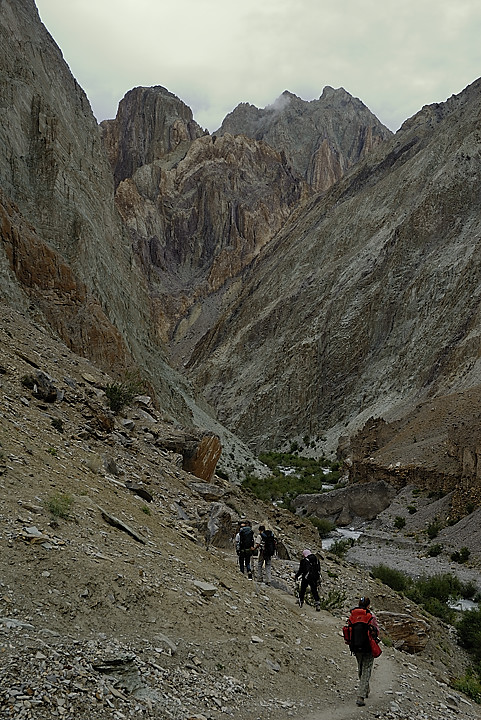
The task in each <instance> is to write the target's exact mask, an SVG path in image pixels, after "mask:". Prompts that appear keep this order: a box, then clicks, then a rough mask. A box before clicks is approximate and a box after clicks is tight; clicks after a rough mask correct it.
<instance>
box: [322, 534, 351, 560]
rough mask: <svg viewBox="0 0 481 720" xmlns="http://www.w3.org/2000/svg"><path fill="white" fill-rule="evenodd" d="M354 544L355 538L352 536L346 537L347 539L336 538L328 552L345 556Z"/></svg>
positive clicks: (337, 555)
mask: <svg viewBox="0 0 481 720" xmlns="http://www.w3.org/2000/svg"><path fill="white" fill-rule="evenodd" d="M353 545H354V540H353V539H352V538H346V539H345V540H336V542H334V543H332V545H331V547H330V548H329V550H328V552H330V553H332V554H333V555H336V557H340V558H343V557H344V556H345V555H346V553H347V551H348V550H349V548H351V547H352V546H353Z"/></svg>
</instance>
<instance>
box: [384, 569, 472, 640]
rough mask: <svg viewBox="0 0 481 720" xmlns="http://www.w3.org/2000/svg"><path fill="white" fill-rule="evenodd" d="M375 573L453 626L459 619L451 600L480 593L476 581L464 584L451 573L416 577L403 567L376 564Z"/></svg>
mask: <svg viewBox="0 0 481 720" xmlns="http://www.w3.org/2000/svg"><path fill="white" fill-rule="evenodd" d="M371 574H372V576H373V577H375V578H378V579H379V580H381V582H383V583H384V584H385V585H388V586H389V587H390V588H392V589H393V590H396V591H397V592H402V593H404V595H406V597H408V598H409V599H410V600H412V601H413V602H415V603H416V604H417V605H420V606H421V607H423V608H424V609H425V610H426V611H427V612H428V613H430V614H431V615H435V616H436V617H438V618H441V620H444V622H446V623H449V624H451V625H452V624H453V623H454V620H455V618H456V612H455V610H453V609H452V608H451V607H449V604H448V603H450V602H452V601H453V600H458V599H459V598H467V597H469V596H472V595H473V594H474V593H476V588H475V587H474V585H473V584H472V583H462V582H461V581H460V580H458V578H457V577H455V576H454V575H451V574H450V573H442V574H437V575H432V576H430V577H421V578H417V579H416V580H413V579H412V578H410V577H409V576H408V575H406V574H405V573H403V572H401V571H400V570H396V569H394V568H390V567H388V566H387V565H377V566H375V567H373V569H372V571H371ZM480 628H481V624H480ZM480 633H481V629H480ZM480 640H481V636H480Z"/></svg>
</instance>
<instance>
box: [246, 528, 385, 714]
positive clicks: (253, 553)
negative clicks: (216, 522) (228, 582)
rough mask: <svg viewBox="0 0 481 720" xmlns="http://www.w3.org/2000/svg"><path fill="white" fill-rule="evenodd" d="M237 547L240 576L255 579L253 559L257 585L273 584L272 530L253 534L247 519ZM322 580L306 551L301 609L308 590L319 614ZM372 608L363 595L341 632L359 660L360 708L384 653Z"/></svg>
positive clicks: (314, 557)
mask: <svg viewBox="0 0 481 720" xmlns="http://www.w3.org/2000/svg"><path fill="white" fill-rule="evenodd" d="M234 544H235V549H236V553H237V556H238V559H239V569H240V571H241V573H243V574H245V573H247V576H248V577H249V578H250V579H252V575H253V571H252V566H251V558H257V568H256V570H257V572H256V579H257V581H258V582H265V584H266V585H270V584H271V570H272V558H273V557H274V555H275V554H276V551H277V539H276V538H275V536H274V533H273V532H272V530H270V529H266V527H265V525H259V529H258V533H257V535H254V531H253V529H252V524H251V523H250V522H249V521H248V520H245V521H243V522H241V523H240V526H239V528H238V531H237V534H236V536H235V539H234ZM264 576H265V580H264ZM320 578H321V566H320V562H319V558H318V557H317V555H316V554H315V553H313V552H311V550H308V549H307V548H306V549H305V550H303V551H302V555H301V558H300V563H299V568H298V570H297V572H296V574H295V581H296V582H297V581H298V580H300V584H299V588H298V590H299V592H298V598H297V602H298V604H299V607H302V606H303V605H304V599H305V595H306V592H307V589H308V588H309V589H310V591H311V595H312V598H313V600H314V607H315V609H316V611H320V609H321V602H320V597H319V590H318V587H319V584H320ZM370 607H371V601H370V599H369V598H368V597H367V596H362V597H361V598H360V599H359V603H358V605H357V607H355V608H353V609H352V610H351V613H350V615H349V618H348V620H347V623H346V625H345V626H344V627H343V629H342V631H343V635H344V641H345V642H346V644H347V645H349V649H350V650H351V654H352V655H354V656H355V658H356V661H357V670H358V678H359V687H358V695H357V699H356V704H357V705H359V706H362V705H365V704H366V703H365V698H367V697H369V682H370V679H371V671H372V667H373V663H374V658H376V657H379V655H380V654H381V648H380V647H379V627H378V623H377V620H376V617H375V615H374V614H373V613H372V611H371V609H370Z"/></svg>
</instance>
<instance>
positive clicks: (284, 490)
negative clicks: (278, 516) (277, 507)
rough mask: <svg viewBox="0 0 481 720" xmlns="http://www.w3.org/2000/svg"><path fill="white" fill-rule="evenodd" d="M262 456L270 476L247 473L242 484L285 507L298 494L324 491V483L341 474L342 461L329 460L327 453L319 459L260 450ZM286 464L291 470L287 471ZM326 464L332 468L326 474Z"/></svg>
mask: <svg viewBox="0 0 481 720" xmlns="http://www.w3.org/2000/svg"><path fill="white" fill-rule="evenodd" d="M291 450H292V448H291ZM259 460H260V461H261V462H262V463H264V465H267V467H268V468H269V469H270V470H271V472H272V475H271V476H270V477H268V478H258V477H256V476H253V475H247V476H246V478H245V479H244V481H243V482H242V486H243V487H244V489H247V490H250V491H251V492H252V493H253V494H254V495H255V496H256V497H258V498H260V499H261V500H265V501H273V500H275V501H277V502H282V504H283V505H284V506H285V507H289V506H290V503H291V501H292V500H293V499H294V498H295V497H296V496H297V495H299V494H309V493H320V492H324V491H323V488H322V486H323V485H325V484H329V485H335V484H336V483H337V482H338V480H339V478H340V475H341V468H340V464H339V462H337V461H336V462H333V463H330V462H329V461H328V460H327V459H326V458H325V457H321V458H317V459H316V458H307V457H304V456H302V455H294V454H292V453H279V452H268V453H261V455H259ZM287 468H288V469H289V474H286V472H285V471H286V469H287ZM325 468H328V469H329V472H328V473H327V474H325V473H324V469H325Z"/></svg>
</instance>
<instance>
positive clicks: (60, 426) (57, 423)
mask: <svg viewBox="0 0 481 720" xmlns="http://www.w3.org/2000/svg"><path fill="white" fill-rule="evenodd" d="M52 427H53V428H55V430H58V432H59V433H63V420H61V419H60V418H54V419H53V420H52Z"/></svg>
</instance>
